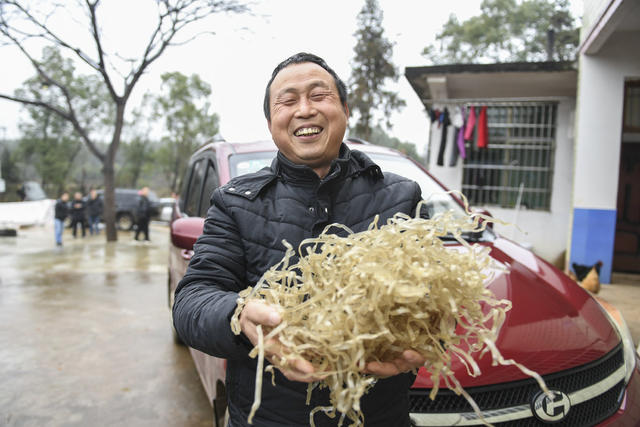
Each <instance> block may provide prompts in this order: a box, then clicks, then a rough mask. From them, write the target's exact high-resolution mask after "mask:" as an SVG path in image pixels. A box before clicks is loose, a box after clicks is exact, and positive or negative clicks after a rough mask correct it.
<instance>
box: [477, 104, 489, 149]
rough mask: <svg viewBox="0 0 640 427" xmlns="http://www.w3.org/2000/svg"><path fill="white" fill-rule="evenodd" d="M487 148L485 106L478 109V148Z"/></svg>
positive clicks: (487, 131) (487, 135) (487, 132)
mask: <svg viewBox="0 0 640 427" xmlns="http://www.w3.org/2000/svg"><path fill="white" fill-rule="evenodd" d="M487 147H489V129H488V126H487V106H486V105H485V106H483V107H482V108H481V109H480V115H479V116H478V148H487Z"/></svg>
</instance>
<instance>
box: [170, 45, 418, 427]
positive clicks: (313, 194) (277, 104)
mask: <svg viewBox="0 0 640 427" xmlns="http://www.w3.org/2000/svg"><path fill="white" fill-rule="evenodd" d="M346 99H347V94H346V87H345V85H344V83H343V82H342V81H341V80H340V79H339V78H338V76H337V75H336V74H335V72H334V71H333V70H332V69H331V68H329V66H328V65H327V64H326V63H325V62H324V60H322V59H321V58H319V57H317V56H315V55H311V54H306V53H300V54H297V55H294V56H292V57H290V58H288V59H287V60H285V61H284V62H282V63H281V64H279V65H278V66H277V67H276V69H275V70H274V72H273V74H272V77H271V80H270V81H269V83H268V85H267V89H266V93H265V100H264V112H265V116H266V118H267V125H268V127H269V131H270V132H271V135H272V138H273V141H274V142H275V144H276V146H277V147H278V150H279V151H278V154H277V157H276V159H275V160H274V162H273V163H272V165H271V167H270V168H265V169H263V170H261V171H259V172H257V173H254V174H249V175H244V176H240V177H238V178H235V179H233V180H232V181H231V182H229V183H228V184H227V185H225V186H223V187H221V188H218V189H216V190H215V191H214V193H213V196H212V206H211V208H210V209H209V211H208V214H207V219H206V221H205V225H204V233H203V235H202V236H201V237H200V238H199V239H198V242H197V243H196V245H195V247H194V251H195V253H194V255H193V257H192V260H191V263H190V265H189V268H188V270H187V272H186V274H185V276H184V278H183V280H182V281H181V282H180V284H179V286H178V289H177V290H176V296H175V297H176V299H175V304H174V311H173V314H174V324H175V327H176V330H177V331H178V333H179V335H180V337H181V338H182V340H183V341H184V342H185V343H186V344H188V345H189V346H191V347H194V348H196V349H199V350H201V351H203V352H205V353H208V354H211V355H214V356H217V357H224V358H226V359H227V375H226V385H227V390H226V391H227V399H228V402H229V414H230V422H229V426H231V427H236V426H245V425H247V416H248V414H249V411H250V408H251V404H252V402H253V396H254V381H255V369H256V361H255V360H254V359H251V358H249V357H248V353H249V351H250V349H251V348H252V347H253V346H254V345H255V344H256V343H257V332H256V326H257V325H258V324H263V325H269V326H274V325H277V324H278V323H279V322H280V320H281V319H280V316H279V315H278V312H277V311H276V310H275V309H274V308H273V307H270V306H268V305H266V304H263V303H260V302H256V301H250V302H248V303H247V304H246V306H245V307H244V309H243V310H242V313H241V314H240V325H241V328H242V334H241V335H240V336H235V335H233V333H232V332H231V329H230V326H229V320H230V318H231V316H232V314H233V312H234V310H235V308H236V299H237V293H238V292H239V291H241V290H242V289H245V288H246V287H247V286H253V285H255V283H256V282H257V281H258V280H259V278H260V276H261V275H262V274H263V272H264V271H266V270H267V269H268V268H269V267H271V266H272V265H274V264H276V263H277V262H278V261H280V260H281V259H282V256H283V255H284V252H285V247H284V246H283V245H282V243H281V241H282V240H283V239H286V240H287V241H288V242H289V243H291V244H292V245H293V247H297V246H298V244H299V243H300V242H301V241H302V240H303V239H305V238H309V237H313V236H317V235H318V234H320V232H322V230H323V229H324V228H325V226H327V225H328V224H331V223H335V222H338V223H342V224H345V225H347V226H348V227H349V228H351V229H352V230H353V231H355V232H358V231H363V230H366V229H367V226H368V225H369V224H370V223H371V221H372V220H373V219H374V217H375V215H376V214H379V215H380V222H381V223H384V222H385V221H386V219H387V218H389V217H391V216H393V214H395V213H396V212H399V211H401V212H405V213H408V214H411V213H412V212H413V210H414V208H415V206H416V204H417V202H418V201H419V200H420V198H421V195H420V189H419V187H418V185H417V184H416V183H414V182H412V181H409V180H407V179H404V178H401V177H399V176H397V175H393V174H386V173H385V174H384V175H383V174H382V172H381V171H380V168H379V167H378V166H377V165H376V164H374V163H373V162H372V161H371V160H370V159H369V158H368V157H367V156H366V155H364V154H363V153H360V152H357V151H351V150H350V149H349V148H348V147H347V146H346V145H345V144H343V143H342V139H343V137H344V133H345V130H346V126H347V120H348V117H349V110H348V107H347V103H346ZM276 348H277V347H276ZM276 355H277V350H272V352H271V353H270V354H267V360H269V359H272V358H273V357H274V356H276ZM424 361H425V359H424V358H422V356H420V355H419V354H418V353H416V352H414V351H405V352H404V353H403V354H402V356H401V357H399V358H398V359H396V360H390V361H385V362H384V363H369V364H368V365H367V367H366V371H367V372H370V373H373V374H377V375H379V376H380V377H386V378H383V379H380V380H379V381H378V382H377V384H376V385H375V386H374V387H373V389H372V390H371V391H370V392H369V393H368V394H366V395H365V396H364V397H363V398H362V401H361V405H362V410H363V413H364V417H365V423H366V425H367V426H385V427H389V426H402V427H405V426H408V425H409V415H408V397H407V390H408V388H409V387H410V386H411V384H412V382H413V379H414V377H413V375H411V374H407V373H403V372H407V371H409V370H410V369H412V368H414V367H417V366H420V365H422V364H423V363H424ZM317 379H318V378H317V377H316V376H314V370H313V366H312V365H311V363H309V362H308V361H299V362H297V363H296V364H295V365H293V366H290V367H288V368H287V369H283V370H276V375H275V384H276V385H275V386H273V385H272V384H271V378H270V376H269V375H268V374H267V376H265V377H264V379H263V382H262V404H261V406H260V409H258V411H257V413H256V415H255V418H254V425H256V426H274V427H275V426H283V425H286V426H304V425H308V424H309V412H310V411H311V410H312V409H313V408H315V407H317V406H327V405H328V404H329V398H328V390H327V389H326V388H325V389H323V390H314V391H313V393H312V395H311V399H310V404H309V405H306V404H305V400H306V390H307V384H306V383H308V382H312V381H315V380H317ZM338 419H339V416H338V417H336V418H335V419H330V418H328V416H326V415H325V414H324V413H322V412H321V411H320V412H318V413H317V414H316V415H315V418H314V421H315V423H316V425H317V426H323V425H337V422H338Z"/></svg>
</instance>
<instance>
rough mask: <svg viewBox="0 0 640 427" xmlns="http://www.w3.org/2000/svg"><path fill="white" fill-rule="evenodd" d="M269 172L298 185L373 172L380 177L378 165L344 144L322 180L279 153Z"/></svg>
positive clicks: (309, 169) (306, 167)
mask: <svg viewBox="0 0 640 427" xmlns="http://www.w3.org/2000/svg"><path fill="white" fill-rule="evenodd" d="M271 170H272V171H274V173H275V174H276V176H278V177H279V178H280V179H282V180H284V181H288V182H293V183H298V184H300V185H305V184H310V183H313V184H317V183H323V182H327V181H332V180H334V179H337V178H340V177H348V176H352V175H360V174H362V173H364V172H367V171H370V172H373V175H374V176H380V177H382V172H380V168H379V167H378V165H376V164H375V163H373V161H372V160H371V159H370V158H369V157H368V156H367V155H365V154H364V153H361V152H359V151H351V150H350V149H349V147H347V145H346V144H344V143H342V145H341V146H340V151H339V153H338V157H337V158H336V159H334V160H333V161H332V162H331V166H330V168H329V172H328V173H327V175H326V176H325V177H324V178H322V179H321V178H319V177H318V175H317V174H316V173H315V172H314V170H313V169H311V168H310V167H309V166H307V165H299V164H296V163H293V162H292V161H291V160H289V159H287V158H286V157H285V156H284V154H282V153H281V152H280V151H278V155H277V156H276V158H275V159H274V160H273V163H272V164H271Z"/></svg>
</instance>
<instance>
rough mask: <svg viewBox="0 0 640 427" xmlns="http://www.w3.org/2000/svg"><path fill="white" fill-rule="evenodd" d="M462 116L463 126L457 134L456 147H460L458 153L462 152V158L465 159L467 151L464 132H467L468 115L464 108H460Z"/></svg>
mask: <svg viewBox="0 0 640 427" xmlns="http://www.w3.org/2000/svg"><path fill="white" fill-rule="evenodd" d="M459 110H460V115H461V116H462V125H461V126H460V130H459V131H458V133H457V134H456V145H457V146H458V151H459V152H460V157H462V158H463V159H466V158H467V151H466V149H465V147H464V131H465V126H466V125H465V122H466V120H465V119H466V114H465V109H464V107H460V108H459Z"/></svg>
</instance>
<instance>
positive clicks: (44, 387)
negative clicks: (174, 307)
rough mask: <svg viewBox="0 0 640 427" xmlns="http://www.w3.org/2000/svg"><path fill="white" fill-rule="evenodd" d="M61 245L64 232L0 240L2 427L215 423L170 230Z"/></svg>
mask: <svg viewBox="0 0 640 427" xmlns="http://www.w3.org/2000/svg"><path fill="white" fill-rule="evenodd" d="M150 234H151V239H152V244H150V245H143V244H139V243H134V242H133V241H132V235H131V233H120V234H119V241H118V242H117V243H106V242H105V238H104V234H102V235H100V236H87V237H86V238H84V239H81V238H78V239H75V240H74V239H73V238H71V236H70V233H69V232H68V230H67V231H65V235H64V246H63V247H62V248H56V247H55V245H54V242H53V229H52V227H33V228H31V229H21V230H20V231H19V234H18V236H17V237H0V425H2V426H199V425H201V426H211V425H212V411H211V407H210V405H209V403H208V401H207V398H206V395H205V393H204V391H203V389H202V386H201V384H200V381H199V378H198V375H197V373H196V370H195V367H194V365H193V361H192V359H191V357H190V354H189V352H188V350H187V349H186V348H185V347H182V346H178V345H175V344H174V342H173V339H172V334H171V328H170V321H171V320H170V313H169V309H168V307H167V267H166V265H167V256H168V230H167V226H166V225H158V224H153V225H152V227H151V233H150Z"/></svg>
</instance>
